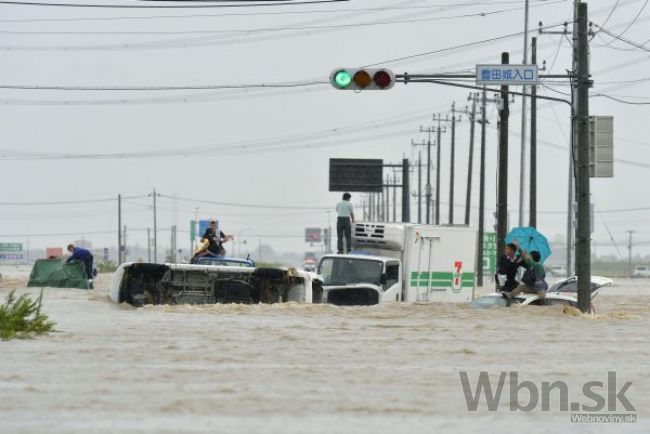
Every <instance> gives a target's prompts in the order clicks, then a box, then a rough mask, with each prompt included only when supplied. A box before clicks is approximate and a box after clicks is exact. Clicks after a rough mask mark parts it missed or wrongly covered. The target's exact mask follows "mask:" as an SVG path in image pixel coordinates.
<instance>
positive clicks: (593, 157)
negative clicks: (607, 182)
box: [589, 116, 614, 178]
mask: <svg viewBox="0 0 650 434" xmlns="http://www.w3.org/2000/svg"><path fill="white" fill-rule="evenodd" d="M589 174H590V176H591V177H592V178H612V177H613V176H614V117H613V116H590V117H589Z"/></svg>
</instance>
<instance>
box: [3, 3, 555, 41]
mask: <svg viewBox="0 0 650 434" xmlns="http://www.w3.org/2000/svg"><path fill="white" fill-rule="evenodd" d="M564 1H565V0H557V1H553V2H548V3H546V2H544V3H543V4H541V5H538V6H537V7H542V6H547V5H551V4H554V3H560V2H564ZM464 6H467V4H461V5H459V6H458V7H464ZM519 9H521V8H512V9H506V10H503V11H495V12H480V13H475V14H465V15H459V16H451V17H429V18H422V17H421V16H422V13H418V14H408V15H402V16H400V17H396V18H410V17H411V16H415V17H416V18H414V19H410V20H408V19H406V20H401V21H396V20H394V21H384V22H365V23H354V24H339V25H326V26H303V27H295V28H284V29H280V30H295V31H296V33H293V34H281V35H274V36H271V37H269V36H264V37H261V36H258V37H252V38H251V37H243V38H240V39H226V40H215V36H207V37H206V36H203V37H196V38H191V39H176V40H161V41H146V42H141V43H118V44H108V45H75V46H55V45H50V46H0V49H2V50H16V51H60V50H66V51H87V50H132V49H160V48H187V47H201V46H213V45H225V44H238V43H246V42H255V41H268V40H270V39H284V38H288V37H292V36H298V35H301V34H302V33H303V31H310V33H309V34H315V33H316V32H314V30H321V31H328V30H334V29H339V28H355V27H363V26H374V25H384V24H394V23H415V22H428V21H434V20H440V19H456V18H464V17H483V16H488V15H491V14H496V13H505V12H511V11H515V10H519ZM434 12H437V11H434ZM350 15H353V14H350ZM334 19H341V17H339V18H334ZM329 21H331V20H329ZM549 28H550V27H549ZM260 31H261V32H265V31H266V32H268V31H270V30H268V29H264V30H260Z"/></svg>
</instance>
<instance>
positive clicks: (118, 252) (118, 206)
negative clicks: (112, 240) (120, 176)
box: [117, 194, 122, 265]
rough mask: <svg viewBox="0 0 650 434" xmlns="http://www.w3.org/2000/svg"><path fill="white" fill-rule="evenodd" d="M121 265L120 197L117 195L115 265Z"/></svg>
mask: <svg viewBox="0 0 650 434" xmlns="http://www.w3.org/2000/svg"><path fill="white" fill-rule="evenodd" d="M121 263H122V195H121V194H118V195H117V265H120V264H121Z"/></svg>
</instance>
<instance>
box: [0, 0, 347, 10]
mask: <svg viewBox="0 0 650 434" xmlns="http://www.w3.org/2000/svg"><path fill="white" fill-rule="evenodd" d="M159 1H160V0H159ZM216 1H219V0H213V2H216ZM242 1H245V2H246V3H243V4H225V3H222V4H187V5H155V4H149V5H144V4H128V5H127V4H101V3H52V2H45V1H43V2H30V1H0V5H9V6H40V7H63V8H93V9H214V8H240V7H263V6H300V5H310V4H322V3H340V2H348V1H350V0H302V1H291V0H286V1H285V0H254V1H249V0H220V3H221V2H228V3H231V2H232V3H235V2H239V3H241V2H242Z"/></svg>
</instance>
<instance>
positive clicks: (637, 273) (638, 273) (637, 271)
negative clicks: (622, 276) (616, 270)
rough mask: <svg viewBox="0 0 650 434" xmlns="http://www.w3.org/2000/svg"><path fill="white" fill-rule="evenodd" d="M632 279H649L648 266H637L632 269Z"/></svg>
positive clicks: (649, 269) (649, 271) (649, 270)
mask: <svg viewBox="0 0 650 434" xmlns="http://www.w3.org/2000/svg"><path fill="white" fill-rule="evenodd" d="M632 277H650V266H648V265H637V266H636V267H634V272H633V273H632Z"/></svg>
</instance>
